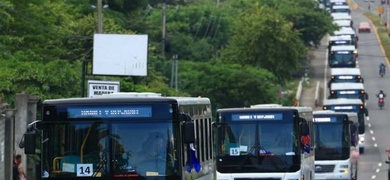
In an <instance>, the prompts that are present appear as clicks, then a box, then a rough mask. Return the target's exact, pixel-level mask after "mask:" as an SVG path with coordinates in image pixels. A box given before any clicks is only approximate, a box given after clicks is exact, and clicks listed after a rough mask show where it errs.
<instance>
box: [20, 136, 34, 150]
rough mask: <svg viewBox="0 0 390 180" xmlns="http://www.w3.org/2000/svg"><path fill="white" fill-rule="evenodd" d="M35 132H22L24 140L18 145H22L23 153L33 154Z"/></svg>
mask: <svg viewBox="0 0 390 180" xmlns="http://www.w3.org/2000/svg"><path fill="white" fill-rule="evenodd" d="M35 140H36V133H35V131H30V132H26V133H25V134H24V141H22V142H20V144H19V147H20V146H22V147H24V153H25V154H35V148H36V147H35V146H36V142H35Z"/></svg>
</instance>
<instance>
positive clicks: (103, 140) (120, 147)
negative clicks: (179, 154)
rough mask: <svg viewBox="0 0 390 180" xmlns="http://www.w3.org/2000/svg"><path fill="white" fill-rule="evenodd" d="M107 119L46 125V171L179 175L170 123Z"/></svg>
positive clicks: (59, 174) (56, 174)
mask: <svg viewBox="0 0 390 180" xmlns="http://www.w3.org/2000/svg"><path fill="white" fill-rule="evenodd" d="M107 120H108V119H104V118H102V119H100V120H97V121H82V120H80V119H78V120H77V121H68V122H57V123H53V122H49V123H45V125H44V138H47V139H48V140H47V142H45V143H44V144H43V156H42V157H43V159H42V162H44V163H43V164H44V165H43V167H44V171H46V172H48V173H49V174H50V177H62V178H64V177H69V178H70V177H79V176H83V174H91V172H93V175H92V177H107V176H113V177H146V176H166V177H175V176H176V172H178V169H175V168H177V166H174V164H175V162H174V159H173V156H174V155H173V154H174V151H175V150H174V147H175V145H176V144H175V139H174V138H173V132H174V131H173V126H174V125H173V123H172V121H169V120H166V121H158V122H156V121H153V122H151V121H148V120H146V121H142V122H140V121H135V122H129V121H124V120H123V119H120V120H118V119H117V120H115V119H110V121H107ZM110 162H111V163H110ZM87 171H88V172H87Z"/></svg>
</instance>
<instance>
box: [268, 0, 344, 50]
mask: <svg viewBox="0 0 390 180" xmlns="http://www.w3.org/2000/svg"><path fill="white" fill-rule="evenodd" d="M260 2H261V4H263V5H265V6H267V7H270V8H273V9H275V10H276V11H277V12H278V13H280V14H281V15H282V16H284V17H285V18H286V19H287V20H288V21H290V22H292V23H293V28H294V29H296V30H298V31H299V32H300V38H301V39H302V40H303V42H304V44H305V45H307V46H309V45H311V43H313V44H314V45H318V44H319V43H320V41H321V39H322V37H324V36H325V35H326V34H328V33H331V32H333V31H335V30H337V26H336V25H335V24H334V23H333V19H332V17H331V16H329V14H328V13H327V12H326V10H325V9H321V8H319V4H318V2H316V1H307V0H261V1H260Z"/></svg>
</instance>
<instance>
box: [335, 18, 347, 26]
mask: <svg viewBox="0 0 390 180" xmlns="http://www.w3.org/2000/svg"><path fill="white" fill-rule="evenodd" d="M333 22H334V23H335V24H336V25H337V26H341V27H350V26H351V21H349V20H345V19H341V20H336V21H333Z"/></svg>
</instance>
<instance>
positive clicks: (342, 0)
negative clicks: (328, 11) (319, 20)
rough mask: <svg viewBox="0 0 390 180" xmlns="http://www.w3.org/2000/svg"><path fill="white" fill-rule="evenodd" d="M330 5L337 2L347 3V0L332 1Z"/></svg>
mask: <svg viewBox="0 0 390 180" xmlns="http://www.w3.org/2000/svg"><path fill="white" fill-rule="evenodd" d="M329 2H330V3H336V2H347V1H346V0H330V1H329Z"/></svg>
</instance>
